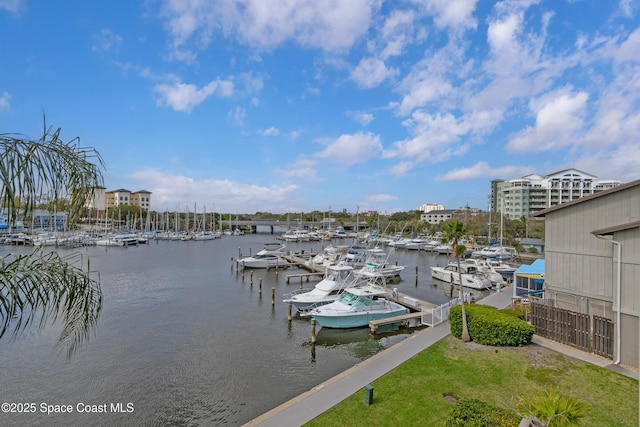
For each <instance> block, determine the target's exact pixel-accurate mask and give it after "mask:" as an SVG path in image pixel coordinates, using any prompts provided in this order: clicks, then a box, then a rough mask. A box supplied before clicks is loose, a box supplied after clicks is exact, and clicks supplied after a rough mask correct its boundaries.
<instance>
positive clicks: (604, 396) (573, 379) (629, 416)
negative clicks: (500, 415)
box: [306, 336, 638, 427]
mask: <svg viewBox="0 0 640 427" xmlns="http://www.w3.org/2000/svg"><path fill="white" fill-rule="evenodd" d="M372 385H373V387H374V392H373V401H374V402H373V404H372V405H367V404H366V403H365V400H364V396H365V395H364V390H362V391H360V392H358V393H356V394H354V395H352V396H350V397H349V398H347V399H345V400H344V401H343V402H341V403H339V404H338V405H336V406H335V407H333V408H331V409H330V410H329V411H327V412H325V413H324V414H322V415H320V416H319V417H317V418H316V419H314V420H312V421H311V422H309V423H308V424H306V425H307V426H322V427H326V426H345V425H349V426H360V425H361V426H391V425H397V426H414V425H415V426H444V423H445V420H446V418H447V416H448V414H449V413H450V412H451V410H452V408H453V405H454V403H453V402H452V401H453V400H455V397H458V398H475V399H480V400H483V401H485V402H487V403H490V404H492V405H495V406H500V407H504V408H513V407H514V406H515V400H516V399H518V398H521V397H525V396H527V395H531V394H532V393H534V392H536V391H542V390H554V391H556V392H558V393H561V394H564V395H569V396H573V397H575V398H577V399H579V400H581V401H582V402H584V403H586V404H588V405H589V407H590V409H589V410H588V412H587V414H586V416H585V418H583V421H582V423H581V425H583V426H589V427H598V426H602V427H614V426H633V427H636V426H638V381H637V380H635V379H632V378H628V377H626V376H624V375H620V374H617V373H615V372H612V371H609V370H607V369H603V368H600V367H597V366H594V365H591V364H589V363H586V362H582V361H579V360H576V359H573V358H570V357H567V356H564V355H562V354H559V353H556V352H554V351H552V350H549V349H546V348H544V347H541V346H537V345H535V344H529V345H527V346H525V347H517V348H510V347H488V346H482V345H478V344H475V343H473V342H471V343H466V344H465V343H463V342H461V341H460V340H458V339H457V338H454V337H453V336H448V337H446V338H445V339H443V340H441V341H440V342H438V343H436V344H435V345H434V346H431V347H429V348H428V349H426V350H425V351H423V352H421V353H420V354H418V355H417V356H415V357H413V358H412V359H410V360H408V361H407V362H405V363H404V364H402V365H401V366H399V367H398V368H396V369H394V370H393V371H391V372H389V373H388V374H387V375H385V376H383V377H381V378H379V379H378V380H376V381H375V382H373V383H372ZM452 395H453V396H454V397H453V398H451V396H452Z"/></svg>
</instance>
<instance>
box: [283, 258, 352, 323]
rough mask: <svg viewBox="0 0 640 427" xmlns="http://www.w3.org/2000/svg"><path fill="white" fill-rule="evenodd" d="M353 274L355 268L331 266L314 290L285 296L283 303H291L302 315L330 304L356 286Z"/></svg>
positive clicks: (303, 290)
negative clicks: (349, 288) (345, 291)
mask: <svg viewBox="0 0 640 427" xmlns="http://www.w3.org/2000/svg"><path fill="white" fill-rule="evenodd" d="M352 272H353V267H351V266H350V265H330V266H328V267H327V273H326V275H325V277H324V278H323V279H322V280H321V281H320V282H318V284H317V285H316V286H315V287H314V288H313V289H311V290H309V289H299V290H297V291H293V292H291V293H288V294H285V295H284V299H283V300H282V301H283V302H284V303H291V304H292V305H293V306H294V307H295V308H296V309H297V310H298V311H299V312H301V313H302V312H304V311H308V310H310V309H312V308H315V307H319V306H321V305H324V304H329V303H331V302H333V301H335V300H336V299H337V298H338V297H339V296H340V294H341V293H342V292H343V291H344V290H345V289H346V288H348V287H350V286H352V285H353V284H354V277H353V275H352V274H351V273H352Z"/></svg>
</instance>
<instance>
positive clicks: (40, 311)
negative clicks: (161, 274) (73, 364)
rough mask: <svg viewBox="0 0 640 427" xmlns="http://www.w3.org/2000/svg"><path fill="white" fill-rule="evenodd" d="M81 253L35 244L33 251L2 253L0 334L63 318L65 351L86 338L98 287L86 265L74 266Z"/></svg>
mask: <svg viewBox="0 0 640 427" xmlns="http://www.w3.org/2000/svg"><path fill="white" fill-rule="evenodd" d="M80 256H81V255H79V254H73V255H71V256H68V257H65V258H62V257H60V256H59V255H58V254H57V253H56V252H49V253H47V254H44V253H43V251H42V249H41V248H38V249H36V250H35V251H33V252H32V253H31V254H26V255H25V254H18V255H16V254H11V255H8V256H6V257H4V258H2V270H1V271H0V337H2V336H3V335H4V334H5V333H9V332H10V333H12V334H13V335H14V336H15V335H18V334H19V333H20V332H22V331H24V330H25V329H27V328H29V327H30V326H31V325H34V326H35V325H36V324H37V327H38V328H42V327H44V326H45V325H46V324H47V322H49V321H53V322H55V321H58V320H61V321H62V322H63V330H62V332H61V334H60V337H59V339H58V345H59V346H63V347H66V348H67V355H68V356H71V355H72V354H73V353H74V352H75V350H76V349H77V347H78V346H79V345H80V344H81V343H82V342H84V341H86V340H87V339H88V338H89V334H90V332H91V330H93V329H94V328H95V326H96V324H97V322H98V318H99V316H100V312H101V309H102V291H101V289H100V282H99V280H96V279H94V278H93V277H92V275H93V273H92V272H91V271H89V270H88V267H87V270H86V271H85V270H83V269H81V268H80V267H77V266H75V264H78V262H79V260H80V262H81V259H80V258H79V257H80Z"/></svg>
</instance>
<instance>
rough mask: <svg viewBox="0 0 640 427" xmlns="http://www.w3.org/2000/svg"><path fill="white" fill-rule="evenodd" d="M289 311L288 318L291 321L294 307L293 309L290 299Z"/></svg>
mask: <svg viewBox="0 0 640 427" xmlns="http://www.w3.org/2000/svg"><path fill="white" fill-rule="evenodd" d="M288 305H289V313H288V314H287V319H289V322H291V319H292V318H293V317H292V315H291V312H292V309H291V301H289V304H288Z"/></svg>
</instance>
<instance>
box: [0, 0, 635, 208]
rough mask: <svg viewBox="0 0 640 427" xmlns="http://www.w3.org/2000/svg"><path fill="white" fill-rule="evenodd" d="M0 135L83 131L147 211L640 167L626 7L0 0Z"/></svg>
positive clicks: (623, 0) (364, 203)
mask: <svg viewBox="0 0 640 427" xmlns="http://www.w3.org/2000/svg"><path fill="white" fill-rule="evenodd" d="M0 52H1V53H2V60H3V65H2V67H0V133H22V134H25V135H27V136H29V137H31V138H34V139H35V138H38V137H39V136H40V135H41V131H42V126H43V113H44V114H46V120H47V123H48V124H49V125H51V126H54V127H56V128H57V127H60V128H62V135H63V139H65V140H68V141H70V140H72V139H73V138H75V137H76V136H78V137H80V141H81V143H82V145H85V146H91V147H94V148H96V149H97V150H98V151H99V152H100V153H101V154H102V156H103V158H104V160H105V162H106V170H105V186H106V187H107V189H108V190H116V189H119V188H126V189H129V190H131V191H137V190H148V191H151V192H152V193H153V194H152V196H151V200H152V209H154V210H175V209H181V210H182V209H183V207H186V206H193V205H194V204H197V205H198V206H199V208H198V210H199V209H201V207H202V206H205V207H206V208H207V209H208V210H213V209H215V210H216V211H218V212H239V213H253V212H256V211H268V212H274V213H286V212H300V211H304V212H309V211H312V210H319V211H328V210H331V211H341V210H342V209H347V210H348V211H350V212H355V211H356V209H360V210H379V211H385V212H395V211H405V210H411V209H417V208H418V207H419V206H420V205H421V204H423V203H437V204H443V205H445V206H446V207H447V208H457V207H460V206H464V205H469V206H471V207H477V208H481V209H487V207H488V195H489V192H490V181H491V180H492V179H496V178H500V179H513V178H518V177H521V176H524V175H526V174H529V173H538V174H541V175H545V174H549V173H553V172H556V171H559V170H562V169H566V168H577V169H579V170H582V171H584V172H587V173H591V174H593V175H596V176H597V177H598V179H602V180H608V179H617V180H620V181H622V182H628V181H631V180H634V179H638V178H640V150H639V149H638V147H639V145H640V139H639V136H640V1H639V0H616V1H614V0H611V1H606V0H553V1H551V0H547V1H544V0H539V1H535V0H505V1H500V2H492V1H491V2H490V1H478V0H394V1H382V0H348V1H346V0H345V1H340V0H278V1H275V0H273V1H266V0H211V1H204V0H149V1H122V0H112V1H109V2H92V1H84V2H71V1H62V2H59V1H58V2H56V1H32V0H0Z"/></svg>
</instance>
